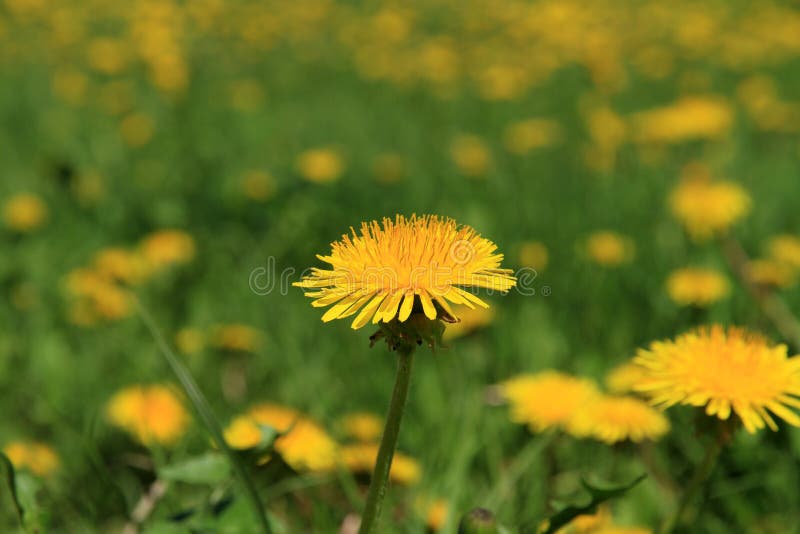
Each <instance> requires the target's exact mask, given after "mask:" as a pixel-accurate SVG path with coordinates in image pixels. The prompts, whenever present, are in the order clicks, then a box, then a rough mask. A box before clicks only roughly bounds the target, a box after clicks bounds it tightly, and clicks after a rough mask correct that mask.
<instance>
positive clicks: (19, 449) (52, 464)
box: [3, 441, 60, 477]
mask: <svg viewBox="0 0 800 534" xmlns="http://www.w3.org/2000/svg"><path fill="white" fill-rule="evenodd" d="M3 454H5V455H6V456H7V457H8V459H9V460H11V463H12V464H13V465H14V468H15V469H27V470H28V471H30V472H31V473H33V474H34V475H38V476H40V477H44V476H47V475H49V474H51V473H53V472H54V471H55V470H56V469H58V466H59V464H60V461H59V458H58V454H56V452H55V451H54V450H53V448H52V447H50V446H49V445H47V444H45V443H39V442H29V441H12V442H10V443H8V444H7V445H6V446H5V447H3Z"/></svg>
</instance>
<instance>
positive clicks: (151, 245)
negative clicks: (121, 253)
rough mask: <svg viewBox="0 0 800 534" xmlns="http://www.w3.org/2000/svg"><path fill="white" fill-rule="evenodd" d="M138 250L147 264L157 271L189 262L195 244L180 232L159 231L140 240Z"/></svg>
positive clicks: (192, 255)
mask: <svg viewBox="0 0 800 534" xmlns="http://www.w3.org/2000/svg"><path fill="white" fill-rule="evenodd" d="M140 250H141V253H142V256H144V258H145V259H146V260H147V262H148V264H149V265H150V266H152V267H153V268H157V269H158V268H163V267H167V266H169V265H174V264H181V263H187V262H189V261H191V260H192V258H194V254H195V243H194V239H193V238H192V236H190V235H189V234H187V233H186V232H183V231H181V230H159V231H157V232H153V233H152V234H150V235H148V236H146V237H145V238H144V239H143V240H142V243H141V245H140Z"/></svg>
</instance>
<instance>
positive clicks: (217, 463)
mask: <svg viewBox="0 0 800 534" xmlns="http://www.w3.org/2000/svg"><path fill="white" fill-rule="evenodd" d="M158 474H159V477H160V478H162V479H164V480H172V481H176V482H188V483H189V484H219V483H220V482H224V481H225V480H227V479H228V478H229V477H230V475H231V470H230V464H229V463H228V460H227V458H225V456H224V455H222V454H219V453H216V452H207V453H205V454H202V455H200V456H195V457H193V458H189V459H187V460H183V461H181V462H178V463H174V464H172V465H168V466H166V467H162V468H161V469H159V472H158Z"/></svg>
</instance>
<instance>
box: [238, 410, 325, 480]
mask: <svg viewBox="0 0 800 534" xmlns="http://www.w3.org/2000/svg"><path fill="white" fill-rule="evenodd" d="M261 426H268V427H271V428H272V429H274V430H275V431H276V432H278V433H279V434H281V436H280V437H278V439H276V440H275V443H274V447H275V451H276V452H277V453H278V454H280V455H281V458H283V460H284V461H285V462H286V463H287V464H288V465H289V466H290V467H291V468H292V469H294V470H296V471H315V472H317V471H319V472H321V471H329V470H331V469H333V467H334V466H335V461H336V454H337V444H336V442H335V441H334V440H333V438H331V437H330V435H328V433H327V432H326V431H325V430H324V429H323V428H322V427H321V426H320V425H318V424H317V423H316V422H315V421H313V420H311V419H310V418H308V417H307V416H305V415H304V414H302V413H300V412H298V411H296V410H294V409H292V408H287V407H285V406H280V405H277V404H271V403H264V404H259V405H256V406H254V407H253V408H251V409H250V410H248V412H247V413H245V414H244V415H241V416H239V417H237V418H235V419H234V420H233V421H232V422H231V424H230V425H229V426H228V428H226V429H225V441H227V442H228V444H229V445H230V446H231V447H234V448H236V449H249V448H252V447H255V446H257V445H258V444H259V443H260V442H261V437H262V431H261Z"/></svg>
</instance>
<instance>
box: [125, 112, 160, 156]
mask: <svg viewBox="0 0 800 534" xmlns="http://www.w3.org/2000/svg"><path fill="white" fill-rule="evenodd" d="M155 129H156V127H155V123H154V122H153V119H152V118H151V117H150V116H149V115H145V114H144V113H131V114H130V115H128V116H127V117H125V118H124V119H122V122H120V124H119V133H120V135H121V136H122V140H123V141H125V143H126V144H127V145H128V146H130V147H133V148H139V147H142V146H144V145H146V144H147V143H149V142H150V139H151V138H152V137H153V134H154V133H155Z"/></svg>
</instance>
